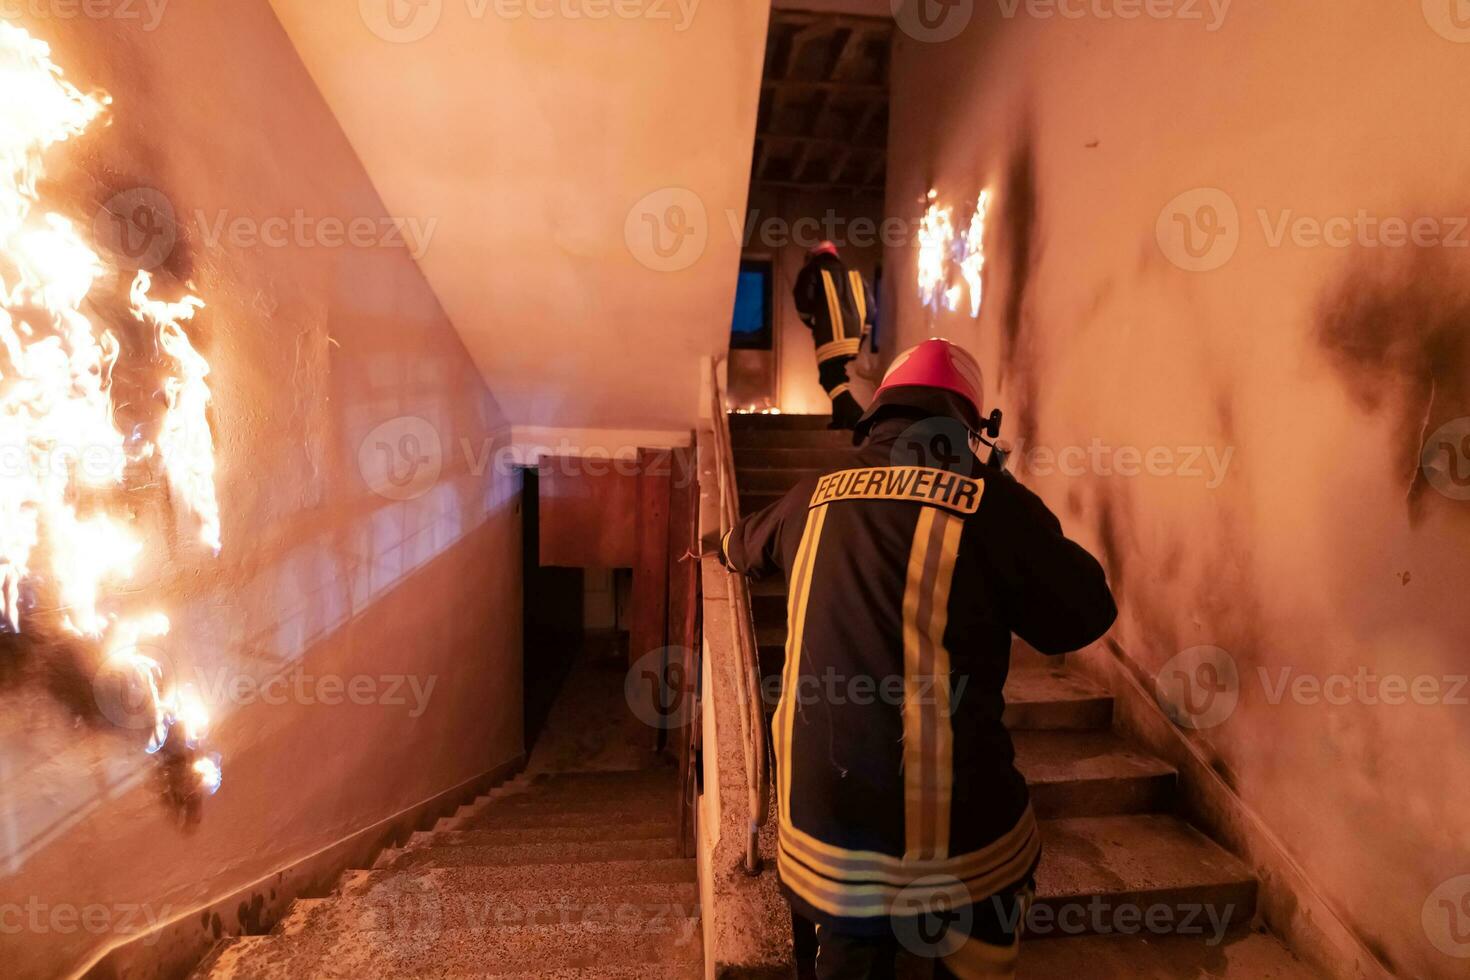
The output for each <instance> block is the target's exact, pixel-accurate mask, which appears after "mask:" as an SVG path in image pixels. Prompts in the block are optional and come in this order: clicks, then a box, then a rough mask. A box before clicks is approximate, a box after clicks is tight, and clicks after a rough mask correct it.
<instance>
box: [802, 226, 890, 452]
mask: <svg viewBox="0 0 1470 980" xmlns="http://www.w3.org/2000/svg"><path fill="white" fill-rule="evenodd" d="M795 294H796V312H797V314H798V315H800V317H801V322H802V323H805V324H806V325H807V328H808V329H809V330H811V332H812V341H813V343H815V344H816V346H817V376H818V378H819V379H820V380H821V383H822V387H823V388H824V389H826V391H827V397H828V398H830V399H832V425H831V428H833V429H851V428H852V427H853V426H854V425H856V424H857V421H858V419H859V418H861V417H862V414H863V407H862V406H861V405H860V404H858V401H857V399H856V398H854V397H853V396H852V391H851V390H850V385H849V384H848V376H847V366H848V365H849V364H851V363H852V362H853V361H854V360H855V359H856V358H857V356H858V352H859V351H861V350H862V347H863V342H864V341H865V340H866V339H867V336H868V333H869V331H870V330H871V329H872V326H873V323H874V316H875V310H874V308H873V291H872V290H871V289H869V288H868V284H867V282H865V281H864V280H863V275H862V273H860V272H858V271H857V270H856V269H848V268H847V266H846V265H845V264H844V263H843V261H842V259H841V258H839V257H838V255H837V246H836V245H834V244H833V243H832V242H821V243H820V244H818V245H817V246H816V247H814V248H813V249H812V250H811V251H810V252H808V253H807V257H806V265H804V266H803V267H802V270H801V272H800V273H798V274H797V276H796V288H795Z"/></svg>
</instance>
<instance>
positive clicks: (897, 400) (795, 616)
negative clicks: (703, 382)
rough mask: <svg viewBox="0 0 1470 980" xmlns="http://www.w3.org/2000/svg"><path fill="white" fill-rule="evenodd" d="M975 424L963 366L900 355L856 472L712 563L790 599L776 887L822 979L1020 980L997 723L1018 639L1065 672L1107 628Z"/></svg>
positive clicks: (1007, 802)
mask: <svg viewBox="0 0 1470 980" xmlns="http://www.w3.org/2000/svg"><path fill="white" fill-rule="evenodd" d="M818 268H819V269H821V268H829V266H828V264H827V263H826V262H825V261H824V262H822V264H821V265H820V266H819V267H818ZM835 305H836V304H835V303H834V306H835ZM982 404H983V402H982V381H981V374H980V368H979V365H978V364H977V363H976V362H975V360H974V359H973V358H972V357H971V356H970V355H969V354H968V353H966V352H965V351H964V350H962V349H961V348H959V347H957V346H955V345H953V344H951V343H949V342H948V341H945V340H929V341H925V342H924V343H922V344H920V345H918V346H917V347H914V348H912V349H910V350H909V351H906V352H904V353H903V354H901V355H900V356H899V357H898V359H897V360H896V361H895V362H894V364H893V366H892V367H891V368H890V369H889V371H888V373H887V375H886V376H885V377H884V379H883V383H882V385H881V386H880V387H879V389H878V393H877V395H876V397H875V398H874V401H873V404H872V405H871V406H870V407H869V408H868V410H867V413H866V414H865V415H863V416H862V418H861V419H860V421H859V422H858V425H857V428H856V432H855V433H854V443H855V444H858V445H859V447H860V448H858V449H857V450H855V451H854V453H853V456H852V458H851V459H850V461H849V462H848V463H846V464H845V465H844V466H843V467H842V468H840V469H837V470H834V471H831V472H828V473H826V474H825V475H822V476H820V477H810V478H808V479H806V480H804V481H803V482H802V483H800V484H798V485H797V486H796V487H795V488H794V489H793V490H792V491H791V492H790V493H788V494H787V495H786V496H785V497H784V498H783V499H781V500H780V501H778V502H776V503H775V504H772V505H771V506H770V507H767V508H766V509H765V510H762V511H760V512H759V513H756V514H753V515H751V516H749V517H747V518H745V519H744V520H742V521H741V522H740V523H739V524H738V525H736V526H735V527H734V528H732V529H731V530H730V532H729V533H728V534H726V536H725V539H724V541H723V542H722V543H721V548H720V550H721V554H722V558H723V560H724V561H725V562H726V564H727V565H728V566H729V567H730V568H731V569H733V570H735V571H737V572H741V573H744V574H746V575H749V576H751V577H754V578H759V577H762V576H766V575H771V574H775V573H777V572H784V573H785V575H786V579H787V589H788V593H789V598H788V610H789V618H788V638H787V646H786V666H785V672H784V676H783V684H782V694H781V700H780V702H779V704H778V706H777V709H776V717H775V722H774V733H773V735H774V737H773V745H774V747H775V751H776V760H777V764H776V774H775V778H776V795H777V800H778V813H779V819H780V824H779V850H778V869H779V872H780V876H781V885H782V889H783V891H784V892H785V893H786V895H787V897H788V899H789V900H790V901H791V903H792V906H793V908H794V909H795V910H796V911H797V912H798V913H799V914H801V915H802V916H804V917H806V918H808V919H811V920H813V921H814V922H816V924H817V940H818V955H817V975H818V976H819V977H821V978H823V980H836V978H848V977H853V978H857V977H890V976H893V975H894V974H893V971H894V970H895V964H896V963H902V962H903V961H906V960H907V961H910V963H911V962H912V960H913V958H914V957H916V956H917V957H928V958H929V959H930V961H931V962H933V964H934V967H933V972H934V975H936V976H939V977H950V976H955V977H1011V976H1013V975H1014V970H1015V962H1016V956H1017V952H1018V943H1019V935H1018V932H1019V929H1018V923H1019V922H1021V921H1023V918H1022V917H1023V916H1024V910H1025V907H1026V902H1027V901H1028V899H1029V895H1030V889H1031V887H1032V876H1033V874H1034V872H1035V869H1036V865H1037V862H1038V860H1039V858H1040V855H1041V841H1040V838H1039V837H1038V835H1037V824H1036V817H1035V815H1034V814H1033V812H1032V809H1031V805H1030V801H1029V797H1028V794H1027V790H1026V782H1025V780H1024V779H1023V778H1022V777H1021V774H1020V773H1019V772H1017V771H1016V767H1015V765H1014V750H1013V748H1012V744H1011V738H1010V735H1009V733H1008V732H1007V730H1006V728H1005V726H1004V725H1003V724H1002V722H1001V716H1002V714H1003V712H1004V710H1005V704H1004V700H1003V697H1002V693H1001V691H1002V688H1003V687H1004V685H1005V681H1006V674H1007V671H1008V669H1009V666H1010V651H1011V635H1012V633H1015V634H1018V635H1019V636H1021V637H1022V638H1023V639H1024V640H1026V641H1027V642H1028V643H1030V644H1031V645H1032V646H1033V647H1035V648H1036V649H1037V650H1039V651H1041V652H1042V653H1046V654H1061V653H1066V652H1068V651H1072V650H1076V649H1079V648H1081V647H1083V646H1086V645H1087V644H1089V643H1091V642H1093V641H1094V640H1096V639H1098V638H1099V637H1100V636H1102V635H1103V633H1104V632H1106V630H1107V629H1108V627H1109V626H1110V625H1111V624H1112V622H1113V619H1114V617H1115V616H1116V614H1117V610H1116V608H1115V607H1114V604H1113V597H1112V593H1111V592H1110V591H1109V588H1108V583H1107V580H1106V578H1105V576H1104V574H1103V570H1102V568H1101V566H1100V565H1099V564H1098V562H1097V561H1096V559H1094V558H1093V557H1092V555H1090V554H1088V552H1087V551H1086V550H1085V549H1083V548H1082V547H1081V546H1079V545H1077V544H1075V543H1074V542H1072V541H1070V540H1068V538H1067V537H1066V536H1065V535H1064V534H1063V533H1062V528H1061V525H1060V524H1059V523H1058V521H1057V519H1056V517H1055V516H1053V515H1052V513H1051V511H1049V510H1048V509H1047V507H1046V505H1045V504H1043V503H1042V502H1041V499H1040V498H1038V497H1037V496H1036V495H1035V494H1033V493H1031V492H1030V491H1028V490H1027V489H1025V488H1024V487H1022V486H1021V485H1020V484H1019V483H1018V482H1016V480H1015V479H1014V478H1012V477H1011V476H1010V475H1008V474H1005V473H1004V472H1002V471H1001V470H999V469H995V468H992V467H991V466H990V465H988V464H987V463H983V462H981V461H980V459H979V458H978V457H977V456H976V455H975V453H974V452H973V449H972V447H974V446H976V445H977V442H976V441H975V440H976V439H978V437H979V434H980V433H981V432H982V431H983V428H984V423H982V420H981V410H980V406H981V405H982ZM916 434H917V437H916ZM992 434H993V432H992ZM931 436H934V438H931ZM941 437H942V438H941ZM941 443H942V444H943V445H940V444H941ZM824 678H825V679H827V680H824ZM832 678H835V679H836V681H837V683H836V684H835V685H834V684H832V683H829V681H830V679H832ZM854 679H862V681H863V684H862V685H858V684H855V683H852V682H853V680H854ZM824 684H825V685H826V686H824ZM860 691H862V692H870V693H871V696H867V697H860V696H858V693H857V692H860ZM946 910H948V911H947V912H946Z"/></svg>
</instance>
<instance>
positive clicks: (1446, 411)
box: [1315, 249, 1470, 522]
mask: <svg viewBox="0 0 1470 980" xmlns="http://www.w3.org/2000/svg"><path fill="white" fill-rule="evenodd" d="M1315 340H1316V342H1317V345H1318V347H1319V348H1320V350H1321V351H1322V353H1323V354H1324V356H1325V357H1326V358H1327V361H1328V363H1329V364H1330V365H1331V366H1332V368H1333V370H1334V371H1335V372H1336V374H1337V375H1338V377H1339V378H1340V380H1341V381H1342V384H1343V386H1344V388H1345V389H1346V391H1347V394H1348V396H1349V398H1351V399H1352V401H1353V403H1354V404H1356V405H1357V406H1358V408H1359V409H1361V410H1362V411H1364V412H1366V413H1368V414H1370V415H1374V416H1379V417H1384V418H1386V419H1387V420H1388V422H1389V423H1390V426H1391V431H1392V437H1391V439H1392V441H1391V444H1390V446H1389V447H1388V454H1387V461H1388V465H1389V466H1391V467H1392V469H1393V472H1394V474H1395V476H1396V479H1398V480H1400V481H1401V482H1402V485H1403V486H1405V487H1406V496H1405V506H1406V507H1407V509H1408V514H1409V518H1410V520H1411V521H1416V522H1417V521H1418V520H1419V519H1420V518H1422V516H1423V513H1424V509H1425V507H1426V506H1427V501H1429V500H1430V499H1431V498H1432V497H1433V496H1434V495H1432V494H1426V493H1425V490H1426V489H1427V482H1426V480H1425V477H1424V474H1423V472H1422V471H1421V470H1420V466H1419V460H1420V453H1421V451H1422V449H1423V444H1424V440H1425V438H1426V437H1427V436H1428V434H1429V433H1431V432H1433V431H1434V430H1435V429H1436V428H1438V427H1439V426H1440V425H1442V424H1443V423H1444V422H1447V421H1449V420H1450V419H1453V418H1457V417H1460V416H1463V415H1466V414H1470V286H1467V284H1466V277H1465V275H1464V269H1463V267H1457V266H1456V265H1453V264H1452V263H1451V262H1450V261H1449V260H1448V259H1447V258H1446V257H1445V255H1444V254H1443V250H1442V249H1440V250H1429V249H1414V250H1410V251H1407V252H1405V253H1404V254H1403V255H1402V256H1401V257H1395V259H1394V260H1393V261H1389V262H1386V261H1385V260H1384V256H1383V254H1382V252H1381V250H1380V251H1379V252H1378V253H1375V254H1372V255H1369V254H1367V253H1363V254H1361V255H1359V256H1358V257H1357V258H1356V261H1354V262H1353V263H1351V264H1350V266H1349V268H1348V271H1347V273H1346V275H1344V276H1343V278H1342V279H1341V280H1340V281H1339V283H1338V284H1337V285H1336V286H1335V287H1333V289H1332V290H1331V291H1330V292H1329V293H1327V294H1326V295H1324V296H1323V297H1322V299H1321V301H1320V304H1319V312H1318V319H1317V324H1316V331H1315Z"/></svg>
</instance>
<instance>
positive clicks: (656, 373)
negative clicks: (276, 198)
mask: <svg viewBox="0 0 1470 980" xmlns="http://www.w3.org/2000/svg"><path fill="white" fill-rule="evenodd" d="M272 5H273V6H274V8H275V10H276V13H277V16H278V17H279V18H280V20H281V22H282V24H283V26H284V27H285V29H286V32H287V34H288V35H289V36H290V38H291V40H292V42H293V43H294V45H295V46H296V48H297V50H298V51H299V52H300V54H301V57H302V60H303V61H304V62H305V64H306V66H307V69H308V70H309V71H310V72H311V74H312V76H313V77H314V79H315V80H316V82H317V84H318V86H319V87H320V88H321V90H322V92H323V94H324V96H325V97H326V99H327V101H328V103H329V104H330V105H331V107H332V109H333V111H334V113H335V114H336V116H337V119H338V120H339V121H340V123H341V125H342V127H343V129H344V131H345V132H346V134H347V136H348V138H349V139H350V140H351V141H352V144H353V146H354V147H355V148H356V150H357V152H358V154H359V155H360V156H361V158H362V161H363V163H364V165H365V166H366V168H367V171H368V173H369V174H370V175H371V176H372V179H373V181H374V183H375V185H376V186H377V188H378V191H379V193H380V194H381V195H382V197H383V200H384V203H385V205H386V206H387V209H388V211H389V212H390V213H391V214H393V215H395V216H397V217H400V218H403V219H405V220H408V221H417V222H418V223H419V227H421V228H423V229H425V230H426V231H427V230H428V229H432V233H431V234H428V235H426V236H425V237H426V238H427V245H426V247H424V248H423V249H422V254H421V256H420V259H419V261H420V264H421V266H422V267H423V270H424V273H425V275H426V276H427V278H428V279H429V282H430V283H431V284H432V286H433V287H434V290H435V291H436V293H437V294H438V296H439V299H440V301H441V302H442V303H443V305H444V307H445V310H446V311H447V312H448V314H449V316H450V318H451V319H452V320H453V322H454V324H455V326H456V327H457V328H458V330H459V332H460V334H461V336H462V337H463V338H464V341H465V344H466V346H467V347H468V348H469V350H470V353H471V354H472V355H473V357H474V358H475V361H476V363H477V364H478V365H479V367H480V369H481V371H482V372H483V373H484V375H485V378H486V381H487V382H488V384H489V385H490V387H491V389H492V390H493V391H494V393H495V396H496V398H497V400H498V401H499V403H500V404H501V406H502V407H503V409H504V410H505V411H506V413H507V415H508V416H509V418H510V419H511V421H512V422H514V423H516V424H517V425H521V426H553V427H568V428H586V427H597V428H618V429H641V430H679V429H684V430H687V429H688V427H689V425H690V422H691V420H692V419H693V418H694V416H695V414H696V412H697V410H698V402H699V385H700V370H699V364H700V358H701V357H702V356H706V355H709V354H712V353H716V352H718V351H720V350H722V349H723V347H724V346H725V344H726V340H727V336H728V330H729V317H730V307H731V303H732V302H733V297H734V281H735V274H736V270H737V269H738V265H739V255H740V243H739V240H738V229H739V228H740V225H741V220H740V218H741V216H742V215H743V213H744V208H745V198H746V191H747V182H748V179H749V175H750V170H749V167H750V159H751V152H752V148H753V139H754V132H755V116H756V105H757V100H758V96H759V92H760V79H761V65H762V59H763V54H764V50H765V37H766V27H767V20H768V17H769V14H770V3H769V0H717V2H715V0H705V2H700V0H618V2H609V0H333V2H323V0H272ZM655 233H657V237H655Z"/></svg>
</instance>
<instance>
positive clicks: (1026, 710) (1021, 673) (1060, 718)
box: [1005, 668, 1113, 731]
mask: <svg viewBox="0 0 1470 980" xmlns="http://www.w3.org/2000/svg"><path fill="white" fill-rule="evenodd" d="M1005 699H1006V713H1005V724H1006V727H1007V728H1009V729H1010V730H1011V731H1026V730H1037V729H1050V730H1071V731H1082V730H1093V729H1103V728H1110V727H1112V724H1113V698H1112V695H1110V694H1108V693H1107V692H1106V691H1104V690H1103V689H1101V688H1099V687H1095V686H1094V685H1093V684H1091V683H1089V682H1088V681H1087V680H1086V679H1084V678H1082V677H1079V676H1078V675H1076V674H1073V673H1070V672H1068V671H1066V670H1063V669H1061V668H1051V669H1027V670H1013V671H1011V673H1010V676H1009V677H1008V678H1007V679H1006V687H1005Z"/></svg>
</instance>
